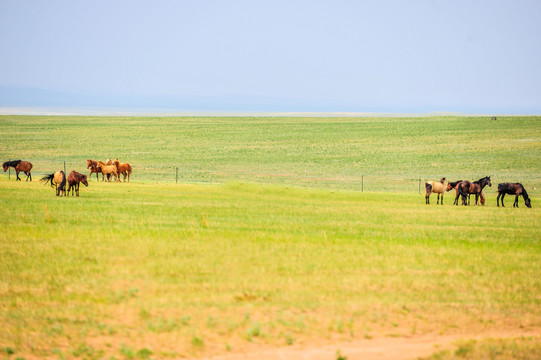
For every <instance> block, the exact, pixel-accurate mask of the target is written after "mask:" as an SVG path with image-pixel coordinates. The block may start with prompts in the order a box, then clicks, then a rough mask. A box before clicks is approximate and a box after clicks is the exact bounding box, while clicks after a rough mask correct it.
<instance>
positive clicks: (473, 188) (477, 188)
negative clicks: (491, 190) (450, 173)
mask: <svg viewBox="0 0 541 360" xmlns="http://www.w3.org/2000/svg"><path fill="white" fill-rule="evenodd" d="M487 185H488V186H492V183H491V182H490V176H485V177H484V178H481V179H479V180H477V181H474V182H470V181H467V180H466V181H463V182H461V183H459V184H458V185H457V189H458V193H459V194H457V196H456V198H455V203H456V205H458V195H461V196H462V197H464V196H467V195H468V194H475V205H477V204H478V203H479V196H481V192H482V191H483V188H484V187H485V186H487ZM463 205H464V204H463Z"/></svg>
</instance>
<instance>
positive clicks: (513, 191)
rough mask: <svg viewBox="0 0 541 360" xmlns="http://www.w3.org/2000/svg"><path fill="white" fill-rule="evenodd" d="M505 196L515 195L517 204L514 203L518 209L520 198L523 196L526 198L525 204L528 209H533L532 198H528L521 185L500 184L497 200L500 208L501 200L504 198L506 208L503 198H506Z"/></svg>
mask: <svg viewBox="0 0 541 360" xmlns="http://www.w3.org/2000/svg"><path fill="white" fill-rule="evenodd" d="M505 194H509V195H515V202H514V203H513V207H518V197H519V196H520V195H522V197H523V198H524V204H526V206H527V207H529V208H531V207H532V203H531V201H530V197H529V196H528V193H527V192H526V189H525V188H524V186H522V184H520V183H501V184H498V197H497V198H496V205H498V206H500V204H499V200H500V197H501V198H502V206H504V207H505V205H504V204H503V198H504V197H505Z"/></svg>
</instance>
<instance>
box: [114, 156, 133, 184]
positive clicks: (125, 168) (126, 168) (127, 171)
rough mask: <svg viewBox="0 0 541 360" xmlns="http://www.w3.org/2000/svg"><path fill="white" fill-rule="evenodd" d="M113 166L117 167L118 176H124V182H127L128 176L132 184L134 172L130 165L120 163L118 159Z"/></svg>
mask: <svg viewBox="0 0 541 360" xmlns="http://www.w3.org/2000/svg"><path fill="white" fill-rule="evenodd" d="M113 164H114V165H115V166H116V169H117V170H118V174H119V175H120V174H122V175H124V182H126V175H127V176H128V182H130V175H131V171H132V167H131V165H130V164H128V163H120V161H118V159H115V160H114V161H113Z"/></svg>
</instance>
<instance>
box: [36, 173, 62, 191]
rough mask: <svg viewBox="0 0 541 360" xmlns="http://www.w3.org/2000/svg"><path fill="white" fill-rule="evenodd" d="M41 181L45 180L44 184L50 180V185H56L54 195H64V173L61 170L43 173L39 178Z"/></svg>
mask: <svg viewBox="0 0 541 360" xmlns="http://www.w3.org/2000/svg"><path fill="white" fill-rule="evenodd" d="M41 181H45V184H47V182H49V181H51V187H52V186H53V185H54V186H55V187H56V196H63V195H66V174H64V172H63V171H55V172H54V173H52V174H49V175H45V176H44V177H42V178H41ZM45 184H44V185H45Z"/></svg>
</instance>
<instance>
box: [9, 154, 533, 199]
mask: <svg viewBox="0 0 541 360" xmlns="http://www.w3.org/2000/svg"><path fill="white" fill-rule="evenodd" d="M42 168H43V167H42V166H35V167H34V168H33V169H32V177H33V180H34V181H36V180H39V179H40V178H41V177H43V176H45V175H47V174H50V173H51V172H52V171H42V170H39V169H42ZM48 168H51V166H48ZM52 168H55V169H56V170H64V172H65V173H66V174H68V173H69V172H70V171H71V170H76V171H77V172H80V173H81V174H84V175H87V176H89V175H90V170H88V169H86V167H85V165H81V164H80V163H77V164H75V163H74V164H72V163H70V162H68V161H61V162H58V163H57V165H56V166H53V167H52ZM22 175H24V173H22V174H19V176H22ZM7 176H8V179H10V180H14V179H15V174H14V171H13V169H12V168H10V169H9V172H8V174H7ZM21 178H22V180H23V181H24V178H23V177H21ZM97 179H98V177H97V175H96V173H93V174H91V175H90V176H89V181H90V182H94V181H96V180H97ZM120 179H121V181H123V180H124V176H123V175H120ZM459 179H468V180H477V178H476V177H475V175H471V176H469V177H467V176H462V177H460V178H459V177H456V179H455V178H450V177H449V178H448V180H450V181H455V180H459ZM126 180H127V179H126ZM429 180H431V181H438V180H439V177H437V176H434V177H427V176H395V175H388V174H384V175H381V174H363V173H361V174H359V175H349V174H348V175H343V174H337V175H336V176H329V174H323V175H322V174H316V173H310V172H309V171H307V170H304V171H300V172H299V171H297V172H272V171H264V170H261V169H245V168H244V169H238V168H226V169H219V170H214V169H203V168H200V165H199V164H183V165H182V166H170V165H169V166H167V165H155V166H152V165H136V166H133V172H132V174H131V176H130V181H131V182H136V183H138V182H141V183H159V184H223V183H239V182H245V183H261V184H273V185H282V186H292V187H306V188H322V189H330V190H347V191H360V192H397V193H417V194H424V191H425V186H424V184H425V182H426V181H429ZM99 181H102V175H101V174H100V175H99ZM105 181H107V178H106V179H105ZM493 181H494V180H493ZM494 182H495V184H494V185H497V183H496V181H494ZM500 182H503V181H500ZM523 184H524V185H525V186H526V189H527V190H528V193H530V194H531V195H532V196H537V195H539V194H540V191H539V190H537V189H539V188H541V184H537V182H536V181H529V182H523ZM496 189H497V187H493V188H492V189H489V188H487V189H486V191H487V192H491V191H492V192H496Z"/></svg>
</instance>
